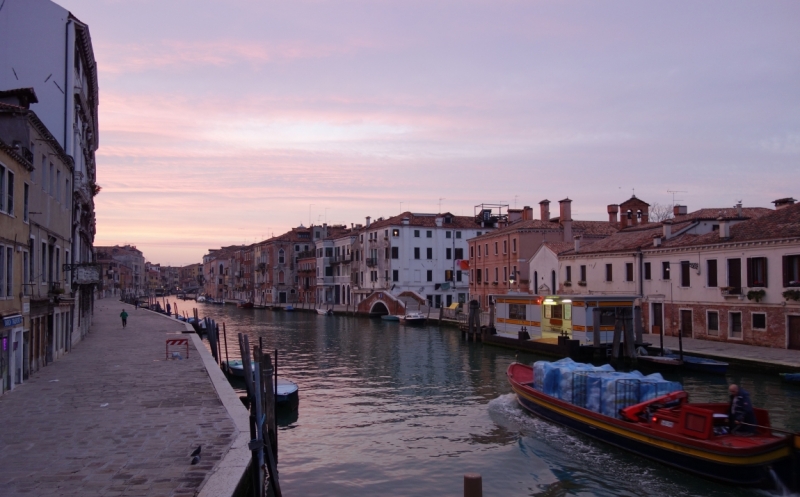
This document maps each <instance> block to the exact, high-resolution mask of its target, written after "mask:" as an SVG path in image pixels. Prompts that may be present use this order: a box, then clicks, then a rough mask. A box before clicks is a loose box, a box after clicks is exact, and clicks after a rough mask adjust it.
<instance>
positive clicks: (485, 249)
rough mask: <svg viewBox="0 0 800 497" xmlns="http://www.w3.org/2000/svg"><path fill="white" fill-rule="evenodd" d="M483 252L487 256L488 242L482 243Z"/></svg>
mask: <svg viewBox="0 0 800 497" xmlns="http://www.w3.org/2000/svg"><path fill="white" fill-rule="evenodd" d="M483 253H484V254H486V257H489V244H488V243H484V244H483ZM478 255H481V254H480V252H478Z"/></svg>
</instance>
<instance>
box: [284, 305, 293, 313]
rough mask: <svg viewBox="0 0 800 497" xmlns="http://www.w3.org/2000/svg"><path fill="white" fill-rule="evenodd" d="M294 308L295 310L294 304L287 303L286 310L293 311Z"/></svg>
mask: <svg viewBox="0 0 800 497" xmlns="http://www.w3.org/2000/svg"><path fill="white" fill-rule="evenodd" d="M293 310H294V306H291V305H287V306H286V311H288V312H291V311H293Z"/></svg>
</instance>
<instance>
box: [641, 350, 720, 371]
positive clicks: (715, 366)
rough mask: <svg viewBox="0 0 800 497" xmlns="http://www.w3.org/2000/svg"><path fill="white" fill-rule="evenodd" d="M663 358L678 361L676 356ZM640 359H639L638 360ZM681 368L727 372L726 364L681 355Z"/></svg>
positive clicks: (678, 357)
mask: <svg viewBox="0 0 800 497" xmlns="http://www.w3.org/2000/svg"><path fill="white" fill-rule="evenodd" d="M664 357H669V358H671V359H675V360H677V361H680V360H681V359H680V356H679V355H678V354H669V355H666V356H664ZM639 359H641V357H640V358H639ZM682 365H683V368H684V369H691V370H692V371H699V372H701V373H711V374H725V373H727V372H728V363H727V362H722V361H717V360H714V359H706V358H705V357H696V356H692V355H686V354H683V364H682Z"/></svg>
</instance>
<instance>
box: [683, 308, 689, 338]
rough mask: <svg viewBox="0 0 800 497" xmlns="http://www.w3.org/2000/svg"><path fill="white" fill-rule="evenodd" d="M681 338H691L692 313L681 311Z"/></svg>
mask: <svg viewBox="0 0 800 497" xmlns="http://www.w3.org/2000/svg"><path fill="white" fill-rule="evenodd" d="M681 336H684V337H690V338H691V336H692V311H690V310H686V309H682V310H681Z"/></svg>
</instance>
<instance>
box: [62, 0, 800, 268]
mask: <svg viewBox="0 0 800 497" xmlns="http://www.w3.org/2000/svg"><path fill="white" fill-rule="evenodd" d="M58 3H60V4H61V5H62V6H64V7H65V8H67V9H69V10H70V11H71V12H72V13H73V14H74V15H75V16H77V17H78V18H79V19H81V20H82V21H84V22H86V23H88V24H89V26H90V30H91V34H92V41H93V43H94V50H95V55H96V57H97V62H98V72H99V79H100V150H99V152H98V182H99V184H100V185H101V186H102V187H103V190H102V192H101V193H100V195H98V196H97V197H96V200H97V218H98V233H97V239H96V244H98V245H106V244H115V243H132V244H135V245H137V246H138V247H139V248H140V249H142V250H143V251H144V253H145V256H146V257H147V258H148V259H149V260H151V261H153V262H159V263H162V264H174V265H178V264H180V265H183V264H189V263H193V262H198V261H200V259H201V257H202V255H203V254H204V253H205V251H206V250H207V249H208V248H211V247H218V246H220V245H229V244H235V243H252V242H253V241H257V240H260V239H263V238H265V237H267V236H269V235H270V234H272V233H274V234H279V233H282V232H284V231H286V230H288V229H289V228H291V227H292V226H297V225H299V224H300V223H303V224H306V225H307V224H308V223H309V220H310V221H311V222H314V223H321V222H323V221H327V222H328V223H348V224H349V223H351V222H356V223H358V222H363V220H364V217H365V216H368V215H369V216H372V217H373V218H375V217H378V216H390V215H393V214H396V213H398V212H400V207H401V202H402V208H403V209H404V210H408V209H410V210H412V211H417V212H435V211H437V210H438V206H439V199H440V198H444V200H441V206H442V210H443V211H450V212H453V213H456V214H470V215H471V214H472V213H473V206H474V205H475V204H478V203H481V202H506V203H509V204H511V206H512V207H513V206H514V204H515V203H516V205H517V206H518V207H522V206H523V205H532V206H535V204H537V203H538V202H539V201H540V200H542V199H544V198H548V199H550V200H553V201H555V200H559V199H562V198H564V197H567V196H569V197H570V198H572V199H573V216H574V217H576V218H582V219H605V218H606V208H605V206H606V205H607V204H610V203H619V202H622V201H624V200H625V199H627V198H628V197H630V195H631V192H632V189H633V188H635V189H636V195H637V196H638V197H640V198H642V199H644V200H646V201H648V202H650V203H653V202H658V203H661V204H664V203H667V204H668V203H671V202H672V196H671V195H670V194H668V193H667V190H682V191H686V192H688V193H681V194H679V195H678V196H677V198H678V199H680V200H682V203H685V204H687V205H688V206H689V208H690V209H695V208H700V207H716V206H720V207H722V206H731V205H733V204H734V203H735V202H736V201H737V200H743V201H744V203H745V205H748V206H769V205H770V204H769V202H770V201H771V200H774V199H776V198H779V197H785V196H794V197H796V198H800V191H798V185H800V91H798V88H800V64H799V63H798V62H799V61H800V29H797V20H798V19H800V3H798V2H796V1H785V2H756V1H752V2H735V1H720V2H702V3H700V2H674V1H669V2H656V1H653V2H640V1H632V2H535V1H519V2H516V1H497V0H495V1H491V2H489V1H486V2H478V1H463V0H460V1H452V2H449V1H439V2H431V1H424V2H423V1H408V0H403V1H389V0H386V1H376V0H373V1H346V0H337V1H335V2H333V1H330V2H328V1H292V2H275V1H263V0H262V1H249V0H229V1H226V2H218V1H215V2H210V1H206V0H192V1H188V0H185V1H164V0H161V1H157V2H156V1H150V0H137V1H132V0H131V1H121V0H91V1H90V0H62V1H60V2H58Z"/></svg>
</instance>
